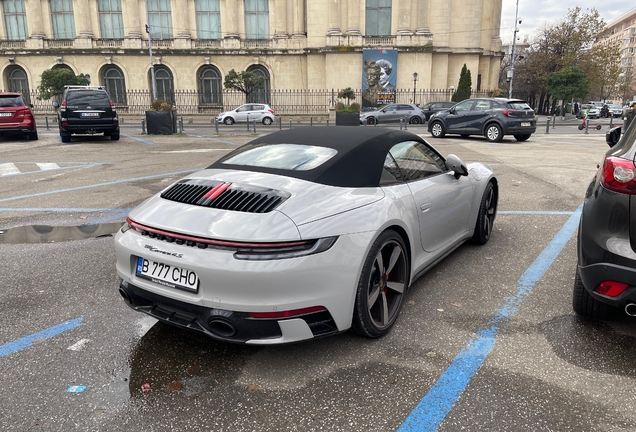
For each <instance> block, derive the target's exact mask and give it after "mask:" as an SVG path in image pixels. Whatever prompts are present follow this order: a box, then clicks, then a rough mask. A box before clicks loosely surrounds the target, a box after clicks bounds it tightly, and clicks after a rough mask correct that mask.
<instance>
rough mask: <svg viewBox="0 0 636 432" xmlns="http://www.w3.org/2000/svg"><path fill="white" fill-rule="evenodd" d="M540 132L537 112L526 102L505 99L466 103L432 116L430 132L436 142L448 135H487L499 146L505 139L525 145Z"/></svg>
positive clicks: (475, 100) (479, 100)
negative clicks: (536, 117) (533, 135)
mask: <svg viewBox="0 0 636 432" xmlns="http://www.w3.org/2000/svg"><path fill="white" fill-rule="evenodd" d="M536 130H537V121H536V119H535V117H534V110H533V109H532V108H530V105H528V104H527V102H525V101H523V100H518V99H505V98H479V99H466V100H464V101H462V102H459V103H458V104H457V105H455V106H453V107H452V108H450V109H447V110H444V111H440V112H438V113H435V114H433V115H432V116H431V118H430V120H429V122H428V131H429V132H430V133H431V135H433V137H435V138H442V137H443V136H444V135H446V134H447V133H452V134H460V135H461V136H462V137H467V136H469V135H483V136H485V137H486V139H487V140H488V141H490V142H499V141H501V139H502V138H503V137H504V135H513V136H514V137H515V139H516V140H517V141H525V140H527V139H528V138H530V135H532V134H533V133H534V132H535V131H536Z"/></svg>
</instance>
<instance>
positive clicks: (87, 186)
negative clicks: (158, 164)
mask: <svg viewBox="0 0 636 432" xmlns="http://www.w3.org/2000/svg"><path fill="white" fill-rule="evenodd" d="M201 169H203V168H196V169H191V170H185V171H174V172H169V173H165V174H155V175H151V176H145V177H133V178H129V179H122V180H115V181H112V182H105V183H95V184H92V185H86V186H78V187H74V188H68V189H59V190H54V191H49V192H39V193H35V194H30V195H20V196H16V197H11V198H3V199H0V202H8V201H17V200H21V199H26V198H35V197H39V196H44V195H53V194H57V193H63V192H74V191H78V190H83V189H91V188H96V187H102V186H112V185H116V184H121V183H131V182H135V181H140V180H150V179H154V178H161V177H170V176H173V175H182V174H189V173H192V172H195V171H199V170H201Z"/></svg>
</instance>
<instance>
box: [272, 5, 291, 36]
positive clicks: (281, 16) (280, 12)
mask: <svg viewBox="0 0 636 432" xmlns="http://www.w3.org/2000/svg"><path fill="white" fill-rule="evenodd" d="M275 1H276V3H275V4H274V7H275V8H276V9H275V12H276V27H275V30H274V39H287V38H288V37H289V33H287V0H275Z"/></svg>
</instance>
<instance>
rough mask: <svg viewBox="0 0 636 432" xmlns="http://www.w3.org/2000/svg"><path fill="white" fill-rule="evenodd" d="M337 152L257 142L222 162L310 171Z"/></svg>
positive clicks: (320, 148) (299, 145)
mask: <svg viewBox="0 0 636 432" xmlns="http://www.w3.org/2000/svg"><path fill="white" fill-rule="evenodd" d="M337 153H338V151H337V150H336V149H332V148H327V147H317V146H309V145H302V144H255V145H254V146H246V148H245V149H244V150H243V151H242V152H241V153H239V154H234V156H231V157H229V158H228V159H225V160H222V161H221V162H222V163H224V164H228V165H246V166H254V167H261V168H274V169H282V170H290V171H308V170H311V169H314V168H316V167H318V166H320V165H322V164H323V163H325V162H326V161H328V160H329V159H331V158H332V157H334V156H335V155H336V154H337Z"/></svg>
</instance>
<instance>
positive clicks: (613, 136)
mask: <svg viewBox="0 0 636 432" xmlns="http://www.w3.org/2000/svg"><path fill="white" fill-rule="evenodd" d="M622 132H623V127H622V126H616V127H614V128H612V129H610V131H609V132H607V133H606V134H605V142H606V143H607V145H608V146H610V147H614V146H615V145H616V144H618V142H619V141H620V139H621V133H622Z"/></svg>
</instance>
